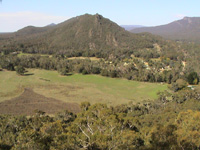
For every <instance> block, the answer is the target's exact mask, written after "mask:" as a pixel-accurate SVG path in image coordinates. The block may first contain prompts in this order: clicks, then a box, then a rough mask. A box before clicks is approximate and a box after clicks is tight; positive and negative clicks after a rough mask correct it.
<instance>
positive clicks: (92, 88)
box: [0, 69, 167, 105]
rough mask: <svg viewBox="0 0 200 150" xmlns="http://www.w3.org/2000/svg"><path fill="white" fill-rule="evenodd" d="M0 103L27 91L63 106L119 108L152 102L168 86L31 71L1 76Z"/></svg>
mask: <svg viewBox="0 0 200 150" xmlns="http://www.w3.org/2000/svg"><path fill="white" fill-rule="evenodd" d="M0 81H1V82H0V102H2V101H5V100H9V99H12V98H15V97H18V96H20V95H21V94H22V93H23V92H24V89H25V88H29V89H31V90H33V91H34V92H35V93H37V94H40V95H43V96H45V97H48V98H54V99H57V100H61V101H63V102H70V103H72V102H73V103H78V104H80V103H81V102H84V101H89V102H90V103H92V104H94V103H106V104H108V105H118V104H123V103H128V102H131V101H132V102H139V101H141V100H148V99H150V100H153V99H155V98H156V97H157V92H158V91H164V90H166V89H167V85H166V84H163V85H162V84H160V83H145V82H136V81H128V80H125V79H117V78H107V77H102V76H98V75H81V74H74V75H69V76H61V75H59V74H58V73H57V72H56V71H47V70H39V69H29V70H28V72H27V73H26V74H25V76H19V75H17V74H16V72H11V71H1V72H0Z"/></svg>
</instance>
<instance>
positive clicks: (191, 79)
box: [187, 72, 199, 84]
mask: <svg viewBox="0 0 200 150" xmlns="http://www.w3.org/2000/svg"><path fill="white" fill-rule="evenodd" d="M187 80H188V83H189V84H198V83H199V76H198V74H197V73H196V72H191V73H190V74H189V75H188V76H187Z"/></svg>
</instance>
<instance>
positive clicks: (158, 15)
mask: <svg viewBox="0 0 200 150" xmlns="http://www.w3.org/2000/svg"><path fill="white" fill-rule="evenodd" d="M199 6H200V0H165V1H164V0H98V1H97V0H57V1H55V0H2V3H1V4H0V32H8V31H16V30H18V29H20V28H22V27H25V26H28V25H34V26H44V25H47V24H50V23H52V22H54V23H59V22H62V21H65V20H67V19H69V18H71V17H75V16H79V15H82V14H85V13H89V14H96V13H99V14H101V15H103V16H104V17H106V18H109V19H110V20H112V21H114V22H116V23H117V24H119V25H145V26H155V25H161V24H166V23H169V22H172V21H174V20H178V19H181V18H183V17H184V16H189V17H194V16H195V17H200V10H199Z"/></svg>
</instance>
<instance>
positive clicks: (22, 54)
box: [17, 52, 52, 57]
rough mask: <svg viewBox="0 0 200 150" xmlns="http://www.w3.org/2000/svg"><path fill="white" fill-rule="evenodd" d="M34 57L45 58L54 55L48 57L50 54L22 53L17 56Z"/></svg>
mask: <svg viewBox="0 0 200 150" xmlns="http://www.w3.org/2000/svg"><path fill="white" fill-rule="evenodd" d="M32 55H39V56H44V57H52V55H48V54H29V53H23V52H20V53H19V54H17V56H18V57H22V56H32Z"/></svg>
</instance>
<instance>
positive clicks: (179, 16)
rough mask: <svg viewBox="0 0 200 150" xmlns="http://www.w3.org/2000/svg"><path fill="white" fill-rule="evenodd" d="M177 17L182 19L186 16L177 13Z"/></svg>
mask: <svg viewBox="0 0 200 150" xmlns="http://www.w3.org/2000/svg"><path fill="white" fill-rule="evenodd" d="M175 17H176V18H177V19H182V18H183V17H185V15H184V14H177V15H175Z"/></svg>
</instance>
